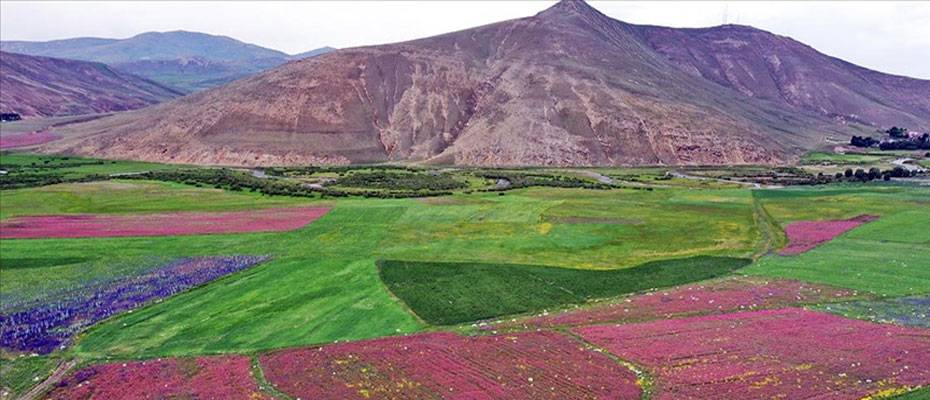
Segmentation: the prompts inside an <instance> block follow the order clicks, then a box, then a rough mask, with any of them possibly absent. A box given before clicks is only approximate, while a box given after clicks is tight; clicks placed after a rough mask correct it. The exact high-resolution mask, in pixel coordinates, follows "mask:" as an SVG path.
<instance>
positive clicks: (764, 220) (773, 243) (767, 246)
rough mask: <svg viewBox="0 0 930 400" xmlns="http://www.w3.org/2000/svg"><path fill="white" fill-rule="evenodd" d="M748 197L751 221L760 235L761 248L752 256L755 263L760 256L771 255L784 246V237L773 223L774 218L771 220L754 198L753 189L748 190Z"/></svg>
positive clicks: (778, 227)
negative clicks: (749, 197) (750, 204)
mask: <svg viewBox="0 0 930 400" xmlns="http://www.w3.org/2000/svg"><path fill="white" fill-rule="evenodd" d="M750 196H752V216H753V220H754V221H755V223H756V226H757V227H759V233H761V235H762V246H761V247H760V248H759V249H758V250H756V252H755V254H753V255H752V259H753V260H754V261H756V260H758V259H759V258H761V257H762V256H765V255H768V254H771V253H772V252H773V251H774V250H775V249H776V248H780V247H782V246H784V244H785V243H784V242H785V239H784V236H783V235H781V234H780V232H781V231H782V230H781V227H780V226H779V225H778V222H776V221H775V218H772V215H771V214H769V212H768V210H766V209H765V206H764V205H763V204H762V201H761V200H759V198H758V197H757V196H756V190H755V189H753V190H750Z"/></svg>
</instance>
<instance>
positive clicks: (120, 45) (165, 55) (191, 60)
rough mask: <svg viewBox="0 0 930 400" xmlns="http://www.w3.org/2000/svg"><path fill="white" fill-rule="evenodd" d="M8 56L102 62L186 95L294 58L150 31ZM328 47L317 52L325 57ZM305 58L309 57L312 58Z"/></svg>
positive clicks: (24, 46) (19, 44)
mask: <svg viewBox="0 0 930 400" xmlns="http://www.w3.org/2000/svg"><path fill="white" fill-rule="evenodd" d="M0 49H2V50H3V51H9V52H15V53H21V54H29V55H38V56H48V57H57V58H67V59H74V60H85V61H95V62H102V63H105V64H107V65H110V66H112V67H114V68H116V69H118V70H121V71H125V72H129V73H132V74H135V75H139V76H142V77H145V78H148V79H150V80H153V81H155V82H159V83H161V84H164V85H167V86H171V87H174V88H177V89H179V90H182V91H184V92H187V93H189V92H194V91H198V90H203V89H208V88H211V87H215V86H219V85H222V84H224V83H227V82H230V81H233V80H236V79H239V78H242V77H245V76H248V75H252V74H255V73H258V72H261V71H264V70H267V69H269V68H273V67H276V66H279V65H281V64H284V63H286V62H288V61H290V60H292V59H299V58H304V57H299V58H295V56H290V55H287V54H285V53H282V52H280V51H277V50H271V49H267V48H264V47H260V46H256V45H253V44H248V43H243V42H240V41H238V40H235V39H232V38H229V37H225V36H215V35H208V34H205V33H198V32H186V31H174V32H147V33H142V34H139V35H136V36H133V37H131V38H128V39H100V38H77V39H65V40H53V41H49V42H28V41H3V42H0ZM327 49H328V48H322V49H317V50H312V51H311V52H307V53H312V52H316V53H315V54H314V55H318V54H322V53H325V52H326V51H327ZM307 53H304V54H307Z"/></svg>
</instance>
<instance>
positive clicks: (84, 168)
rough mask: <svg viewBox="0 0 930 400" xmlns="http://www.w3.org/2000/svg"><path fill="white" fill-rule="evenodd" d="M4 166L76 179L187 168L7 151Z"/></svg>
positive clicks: (2, 158) (1, 157)
mask: <svg viewBox="0 0 930 400" xmlns="http://www.w3.org/2000/svg"><path fill="white" fill-rule="evenodd" d="M0 165H2V168H0V169H6V170H10V173H14V172H15V173H29V174H61V175H63V176H65V177H69V178H73V177H77V176H82V175H92V174H101V175H110V174H125V173H134V172H144V171H164V170H171V169H178V168H183V166H179V165H173V164H156V163H149V162H141V161H116V160H100V159H94V158H85V157H76V156H59V155H41V154H30V153H14V152H3V153H2V154H0Z"/></svg>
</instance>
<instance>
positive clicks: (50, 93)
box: [0, 52, 181, 117]
mask: <svg viewBox="0 0 930 400" xmlns="http://www.w3.org/2000/svg"><path fill="white" fill-rule="evenodd" d="M0 86H2V88H3V90H0V112H4V113H6V112H15V113H18V114H20V115H22V116H24V117H51V116H65V115H77V114H92V113H101V112H109V111H124V110H132V109H136V108H141V107H145V106H148V105H151V104H155V103H158V102H161V101H164V100H168V99H171V98H174V97H178V96H180V95H181V93H180V92H178V91H175V90H173V89H170V88H167V87H165V86H162V85H160V84H158V83H155V82H152V81H149V80H146V79H144V78H140V77H138V76H135V75H132V74H129V73H126V72H122V71H116V70H114V69H113V68H111V67H109V66H107V65H105V64H101V63H95V62H87V61H76V60H64V59H58V58H50V57H36V56H28V55H22V54H15V53H8V52H0Z"/></svg>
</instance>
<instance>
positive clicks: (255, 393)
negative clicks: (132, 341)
mask: <svg viewBox="0 0 930 400" xmlns="http://www.w3.org/2000/svg"><path fill="white" fill-rule="evenodd" d="M250 365H251V363H250V360H249V358H248V357H244V356H228V357H201V358H196V359H193V358H189V359H162V360H150V361H136V362H130V363H113V364H105V365H97V366H92V367H88V368H84V369H82V370H80V371H77V372H76V373H74V374H72V375H71V376H69V377H68V378H66V379H65V380H63V381H62V382H60V383H59V384H58V386H57V387H56V388H55V389H54V390H53V391H52V392H51V393H50V394H49V396H48V398H49V399H53V400H78V399H81V400H85V399H108V400H119V399H127V400H128V399H134V400H135V399H229V400H239V399H242V400H263V399H269V400H270V399H271V397H269V396H267V395H265V394H263V393H262V392H261V391H259V388H258V384H257V383H256V382H255V380H254V379H253V378H252V375H251V373H250Z"/></svg>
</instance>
